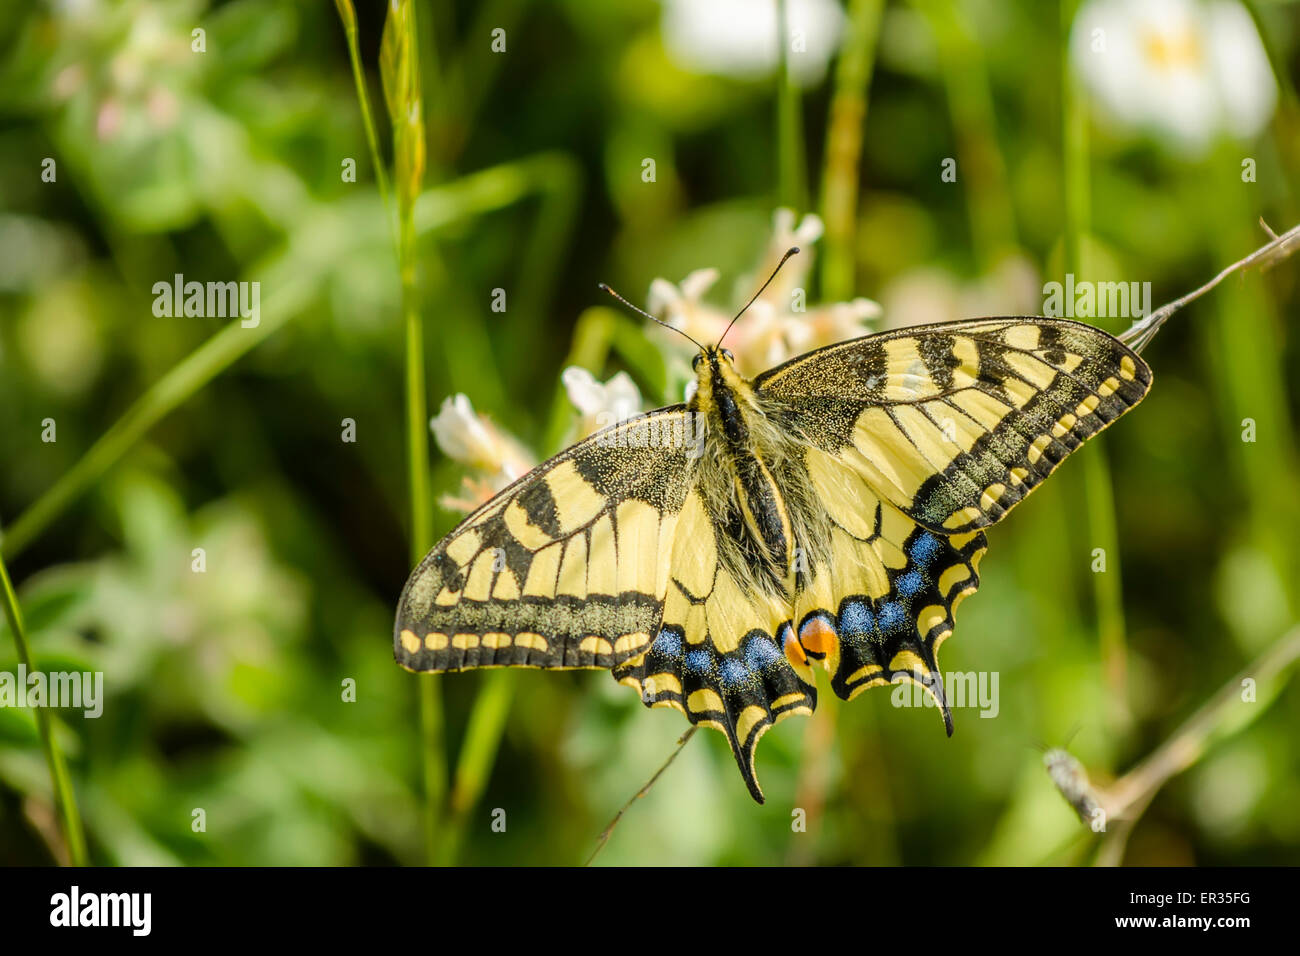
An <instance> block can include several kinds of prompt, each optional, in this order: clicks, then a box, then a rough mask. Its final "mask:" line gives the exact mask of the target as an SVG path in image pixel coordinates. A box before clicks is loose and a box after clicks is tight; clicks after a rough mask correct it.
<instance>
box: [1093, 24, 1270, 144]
mask: <svg viewBox="0 0 1300 956" xmlns="http://www.w3.org/2000/svg"><path fill="white" fill-rule="evenodd" d="M1070 46H1071V58H1072V59H1073V61H1074V68H1075V69H1076V70H1077V71H1078V72H1079V74H1080V76H1081V77H1082V78H1083V81H1084V83H1085V84H1086V85H1087V86H1088V88H1089V89H1090V90H1091V91H1092V93H1093V95H1094V96H1095V97H1096V99H1097V100H1098V102H1099V105H1100V106H1101V107H1102V109H1103V110H1104V111H1105V112H1106V114H1107V115H1109V116H1110V117H1111V118H1112V119H1113V120H1114V121H1115V123H1116V125H1117V126H1119V127H1121V128H1129V129H1137V130H1146V131H1148V132H1151V133H1153V134H1155V135H1157V136H1158V137H1160V138H1161V139H1163V140H1166V141H1171V142H1172V144H1173V145H1176V146H1177V147H1179V148H1181V149H1182V150H1184V151H1185V152H1187V153H1188V154H1190V155H1192V156H1197V155H1200V154H1202V153H1204V152H1205V150H1206V148H1207V147H1208V146H1209V145H1210V143H1211V142H1212V141H1213V140H1214V139H1215V137H1216V136H1218V135H1224V134H1226V135H1228V136H1231V137H1233V138H1235V139H1239V140H1245V139H1250V138H1252V137H1254V136H1255V135H1256V134H1258V133H1259V132H1260V130H1262V129H1263V128H1264V126H1265V124H1267V123H1268V121H1269V118H1270V117H1271V116H1272V115H1273V109H1274V107H1275V106H1276V103H1277V81H1276V80H1275V78H1274V76H1273V71H1272V68H1271V67H1270V66H1269V62H1268V56H1267V54H1266V52H1265V50H1264V45H1263V42H1262V41H1261V40H1260V38H1259V32H1258V31H1257V30H1256V29H1255V24H1254V21H1253V20H1251V18H1250V14H1248V13H1247V12H1246V10H1245V9H1244V8H1243V7H1242V6H1241V5H1240V4H1238V3H1232V2H1227V0H1210V2H1202V0H1143V2H1141V3H1137V2H1132V0H1091V2H1089V3H1088V4H1086V5H1085V6H1084V7H1083V8H1082V9H1081V10H1080V11H1079V13H1078V16H1077V17H1076V18H1075V21H1074V25H1073V27H1072V32H1071V37H1070Z"/></svg>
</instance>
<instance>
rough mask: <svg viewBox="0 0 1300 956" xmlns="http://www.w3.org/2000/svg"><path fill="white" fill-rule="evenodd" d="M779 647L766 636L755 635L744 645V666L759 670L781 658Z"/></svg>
mask: <svg viewBox="0 0 1300 956" xmlns="http://www.w3.org/2000/svg"><path fill="white" fill-rule="evenodd" d="M782 656H783V655H782V654H781V651H780V649H779V648H778V647H777V646H776V644H774V643H773V642H772V639H771V638H770V637H767V636H763V637H755V638H753V639H752V640H751V641H750V642H749V643H748V644H747V645H746V646H745V666H746V667H748V668H749V669H750V670H751V671H761V670H763V669H764V668H765V667H770V666H771V665H773V664H775V663H776V662H777V661H779V660H781V658H782Z"/></svg>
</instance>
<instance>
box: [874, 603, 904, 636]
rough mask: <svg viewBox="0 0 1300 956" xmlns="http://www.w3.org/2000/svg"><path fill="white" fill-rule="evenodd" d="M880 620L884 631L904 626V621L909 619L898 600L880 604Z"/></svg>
mask: <svg viewBox="0 0 1300 956" xmlns="http://www.w3.org/2000/svg"><path fill="white" fill-rule="evenodd" d="M878 620H879V621H880V629H881V630H882V631H894V630H897V629H898V628H900V627H902V625H903V622H904V621H906V620H907V614H906V613H904V611H903V605H902V604H900V603H899V602H898V601H886V602H885V603H884V604H882V605H880V613H879V615H878Z"/></svg>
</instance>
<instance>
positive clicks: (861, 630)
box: [840, 601, 875, 637]
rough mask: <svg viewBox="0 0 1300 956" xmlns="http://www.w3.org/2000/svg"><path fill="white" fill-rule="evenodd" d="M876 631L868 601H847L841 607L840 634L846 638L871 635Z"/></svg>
mask: <svg viewBox="0 0 1300 956" xmlns="http://www.w3.org/2000/svg"><path fill="white" fill-rule="evenodd" d="M874 629H875V621H874V619H873V618H872V616H871V608H870V607H869V606H868V605H867V602H866V601H845V602H844V603H843V604H842V605H840V633H841V634H843V635H845V636H846V637H857V636H858V635H861V634H870V633H871V632H872V631H873V630H874Z"/></svg>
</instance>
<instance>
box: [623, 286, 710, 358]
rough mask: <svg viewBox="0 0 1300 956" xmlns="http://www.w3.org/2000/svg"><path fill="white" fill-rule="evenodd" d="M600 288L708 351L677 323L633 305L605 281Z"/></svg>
mask: <svg viewBox="0 0 1300 956" xmlns="http://www.w3.org/2000/svg"><path fill="white" fill-rule="evenodd" d="M598 288H599V289H600V290H601V291H602V292H608V293H609V294H610V295H612V296H613V297H614V298H616V299H618V301H620V302H622V303H623V304H624V305H625V306H627V307H628V308H629V309H631V310H632V311H633V312H635V313H637V314H638V315H644V316H645V317H646V318H647V319H649V320H650V321H651V322H658V323H659V324H660V325H662V326H663V327H664V328H665V329H668V330H669V331H672V332H676V333H677V334H678V335H682V336H685V337H686V338H687V339H689V340H690V341H691V343H692V344H694V346H695V347H696V348H697V349H699V350H700V351H701V352H707V351H708V349H706V348H705V347H704V346H703V345H701V344H700V343H699V342H696V341H695V339H693V338H691V337H690V336H689V335H687V334H686V333H685V332H683V331H682V330H681V329H679V328H677V326H675V325H669V324H668V323H667V322H665V321H664V320H663V319H659V318H655V317H654V316H653V315H651V314H650V313H649V312H647V311H646V310H645V309H639V308H637V307H636V306H635V305H633V304H632V303H631V302H629V301H627V299H625V298H623V297H622V296H621V295H619V294H618V293H617V292H615V291H614V290H613V289H611V288H610V287H609V286H607V285H606V284H605V283H603V282H602V283H600V285H599V286H598Z"/></svg>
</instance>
